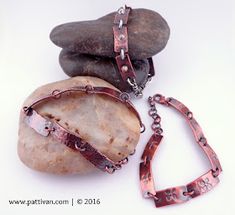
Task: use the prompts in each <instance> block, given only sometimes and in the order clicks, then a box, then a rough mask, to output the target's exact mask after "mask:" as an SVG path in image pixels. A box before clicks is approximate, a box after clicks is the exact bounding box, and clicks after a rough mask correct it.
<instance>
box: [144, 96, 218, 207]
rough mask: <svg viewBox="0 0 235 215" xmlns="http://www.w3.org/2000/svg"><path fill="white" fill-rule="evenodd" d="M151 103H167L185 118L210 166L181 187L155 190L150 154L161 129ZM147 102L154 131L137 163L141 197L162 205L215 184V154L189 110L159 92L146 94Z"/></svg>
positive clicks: (194, 195)
mask: <svg viewBox="0 0 235 215" xmlns="http://www.w3.org/2000/svg"><path fill="white" fill-rule="evenodd" d="M155 103H159V104H164V105H167V106H171V107H173V108H174V109H176V110H177V111H179V112H180V113H181V114H182V115H183V116H184V117H185V119H186V121H187V122H188V124H189V126H190V128H191V130H192V132H193V135H194V138H195V140H196V142H197V143H198V144H199V146H200V147H201V148H202V150H203V151H204V153H205V154H206V156H207V158H208V159H209V161H210V164H211V169H210V170H209V171H208V172H206V173H205V174H204V175H202V176H200V177H199V178H197V179H196V180H194V181H193V182H191V183H189V184H187V185H185V186H178V187H172V188H168V189H164V190H160V191H156V190H155V187H154V180H153V176H152V170H151V163H152V160H153V157H154V153H155V152H156V150H157V148H158V146H159V144H160V142H161V140H162V138H163V136H162V132H163V131H162V129H161V125H160V122H161V117H160V116H159V115H158V113H157V110H156V108H155ZM149 104H150V107H151V109H150V111H149V115H150V116H151V117H152V118H153V119H154V122H153V124H152V129H153V131H154V134H153V135H152V136H151V138H150V139H149V141H148V143H147V145H146V147H145V149H144V152H143V155H142V162H141V163H140V183H141V190H142V194H143V196H144V197H145V198H153V200H154V202H155V206H156V207H162V206H166V205H172V204H178V203H183V202H186V201H188V200H190V199H192V198H195V197H197V196H199V195H202V194H204V193H206V192H208V191H210V190H211V189H212V188H213V187H214V186H215V185H216V184H218V183H219V178H218V175H219V174H220V173H221V171H222V168H221V165H220V162H219V160H218V158H217V155H216V154H215V152H214V151H213V149H212V148H211V147H210V146H209V144H208V143H207V140H206V138H205V136H204V134H203V132H202V129H201V127H200V126H199V124H198V123H197V121H196V120H195V119H194V117H193V114H192V112H191V111H190V110H189V109H188V108H187V107H186V106H185V105H184V104H182V103H181V102H179V101H178V100H176V99H174V98H165V97H164V96H162V95H159V94H157V95H155V96H153V97H149Z"/></svg>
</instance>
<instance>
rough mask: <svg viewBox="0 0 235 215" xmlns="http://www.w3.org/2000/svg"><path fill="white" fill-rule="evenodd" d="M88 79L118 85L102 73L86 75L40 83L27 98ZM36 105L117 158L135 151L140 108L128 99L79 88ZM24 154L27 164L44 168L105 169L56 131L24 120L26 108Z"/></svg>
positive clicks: (20, 147)
mask: <svg viewBox="0 0 235 215" xmlns="http://www.w3.org/2000/svg"><path fill="white" fill-rule="evenodd" d="M87 84H90V85H93V86H107V87H110V88H114V87H113V86H112V85H110V84H109V83H107V82H105V81H103V80H101V79H99V78H95V77H87V76H86V77H83V76H80V77H75V78H70V79H67V80H64V81H59V82H55V83H51V84H47V85H44V86H42V87H39V88H38V89H37V90H35V91H34V92H33V93H32V94H31V95H30V96H29V97H28V98H27V99H26V101H25V102H24V106H27V105H29V104H30V103H31V102H32V101H34V100H35V99H37V98H39V97H41V96H43V95H47V94H49V93H51V92H52V91H53V90H55V89H65V88H68V87H74V86H84V85H87ZM114 89H116V88H114ZM35 109H36V110H37V112H39V113H40V114H41V115H43V116H44V117H47V118H50V119H51V120H54V121H57V122H58V123H59V124H61V125H62V126H64V127H65V128H67V129H68V130H69V131H70V132H72V133H75V134H76V133H77V134H79V135H80V136H81V137H82V138H83V139H85V140H86V141H88V142H89V143H91V144H92V145H93V146H94V147H95V148H97V149H98V150H100V151H101V152H102V153H104V154H105V155H107V156H108V157H109V158H110V159H112V160H113V161H118V160H121V159H123V158H125V157H126V156H127V155H129V154H130V153H131V152H133V151H134V149H135V147H136V145H137V143H138V140H139V136H140V134H139V131H140V125H139V121H138V119H137V117H136V116H135V114H134V113H132V112H131V111H130V110H129V109H128V108H127V107H126V106H125V105H124V104H122V103H119V102H116V101H114V100H113V99H111V98H109V97H107V96H102V95H90V94H85V93H80V92H76V93H72V94H70V95H66V94H65V95H64V96H62V97H61V98H60V99H57V100H49V101H47V102H44V103H43V104H40V105H38V106H36V107H35ZM18 154H19V157H20V159H21V161H22V162H23V163H24V164H25V165H27V166H28V167H30V168H32V169H35V170H39V171H43V172H49V173H56V174H75V173H88V172H92V171H99V170H97V169H96V168H95V167H94V166H93V165H92V164H91V163H90V162H89V161H87V160H86V159H85V158H84V157H83V156H82V155H81V154H80V153H79V152H75V151H73V150H72V149H70V148H68V147H67V146H65V145H63V144H62V143H60V142H58V141H56V140H55V139H53V138H52V137H51V136H48V137H44V136H41V135H40V134H38V133H36V132H35V131H34V130H33V129H32V128H30V127H29V126H28V125H27V124H26V123H25V122H24V114H23V113H22V112H21V114H20V121H19V140H18Z"/></svg>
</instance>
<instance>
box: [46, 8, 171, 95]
mask: <svg viewBox="0 0 235 215" xmlns="http://www.w3.org/2000/svg"><path fill="white" fill-rule="evenodd" d="M115 14H116V12H113V13H110V14H108V15H106V16H103V17H101V18H99V19H97V20H92V21H83V22H72V23H66V24H62V25H59V26H57V27H55V28H54V29H53V30H52V32H51V34H50V38H51V40H52V42H54V43H55V44H56V45H57V46H59V47H61V48H63V50H62V52H61V54H60V57H59V61H60V65H61V67H62V68H63V70H64V72H65V73H66V74H67V75H69V76H71V77H72V76H79V75H89V76H95V77H99V78H102V79H104V80H106V81H108V82H110V83H111V84H113V85H114V86H115V87H117V88H119V89H120V90H123V91H130V88H129V86H128V85H127V84H126V83H123V81H122V78H121V75H120V74H119V71H118V68H117V66H116V62H115V59H114V57H115V53H114V49H113V46H114V40H113V30H112V27H113V20H114V16H115ZM169 34H170V29H169V27H168V25H167V23H166V21H165V20H164V19H163V18H162V17H161V16H160V15H159V14H158V13H156V12H154V11H151V10H147V9H133V10H132V11H131V13H130V16H129V20H128V46H129V55H130V58H131V60H132V63H133V67H134V69H135V71H136V76H137V77H136V79H137V83H138V84H139V85H141V84H143V83H145V82H146V80H147V77H148V73H149V69H150V66H149V63H148V60H147V58H150V57H152V56H153V55H155V54H157V53H158V52H160V51H161V50H162V49H163V48H164V47H165V46H166V44H167V41H168V39H169Z"/></svg>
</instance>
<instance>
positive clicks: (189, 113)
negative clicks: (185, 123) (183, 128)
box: [187, 111, 193, 119]
mask: <svg viewBox="0 0 235 215" xmlns="http://www.w3.org/2000/svg"><path fill="white" fill-rule="evenodd" d="M187 117H188V119H192V118H193V113H192V112H190V111H189V112H188V113H187Z"/></svg>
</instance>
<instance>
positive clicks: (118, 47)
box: [113, 6, 155, 97]
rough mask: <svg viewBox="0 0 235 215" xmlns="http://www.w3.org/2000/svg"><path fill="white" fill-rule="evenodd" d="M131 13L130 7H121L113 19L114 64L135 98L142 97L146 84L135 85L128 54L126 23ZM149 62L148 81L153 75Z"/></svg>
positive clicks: (150, 62) (151, 62)
mask: <svg viewBox="0 0 235 215" xmlns="http://www.w3.org/2000/svg"><path fill="white" fill-rule="evenodd" d="M130 12H131V8H130V7H127V6H125V7H121V8H120V9H119V10H118V11H117V13H116V15H115V18H114V22H113V23H114V26H113V36H114V52H115V53H116V57H115V59H116V63H117V66H118V70H119V72H120V74H121V77H122V80H123V81H124V82H125V83H128V85H129V86H130V87H131V88H132V90H133V92H134V94H135V96H136V97H141V96H142V91H143V89H144V87H145V84H146V82H145V83H144V84H143V85H142V86H138V85H137V83H136V74H135V71H134V68H133V66H132V63H131V59H130V56H129V53H128V31H127V22H128V18H129V14H130ZM147 60H148V62H149V67H150V70H149V73H148V80H147V82H148V81H150V80H151V78H152V77H153V76H154V75H155V70H154V66H153V60H152V58H148V59H147Z"/></svg>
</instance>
